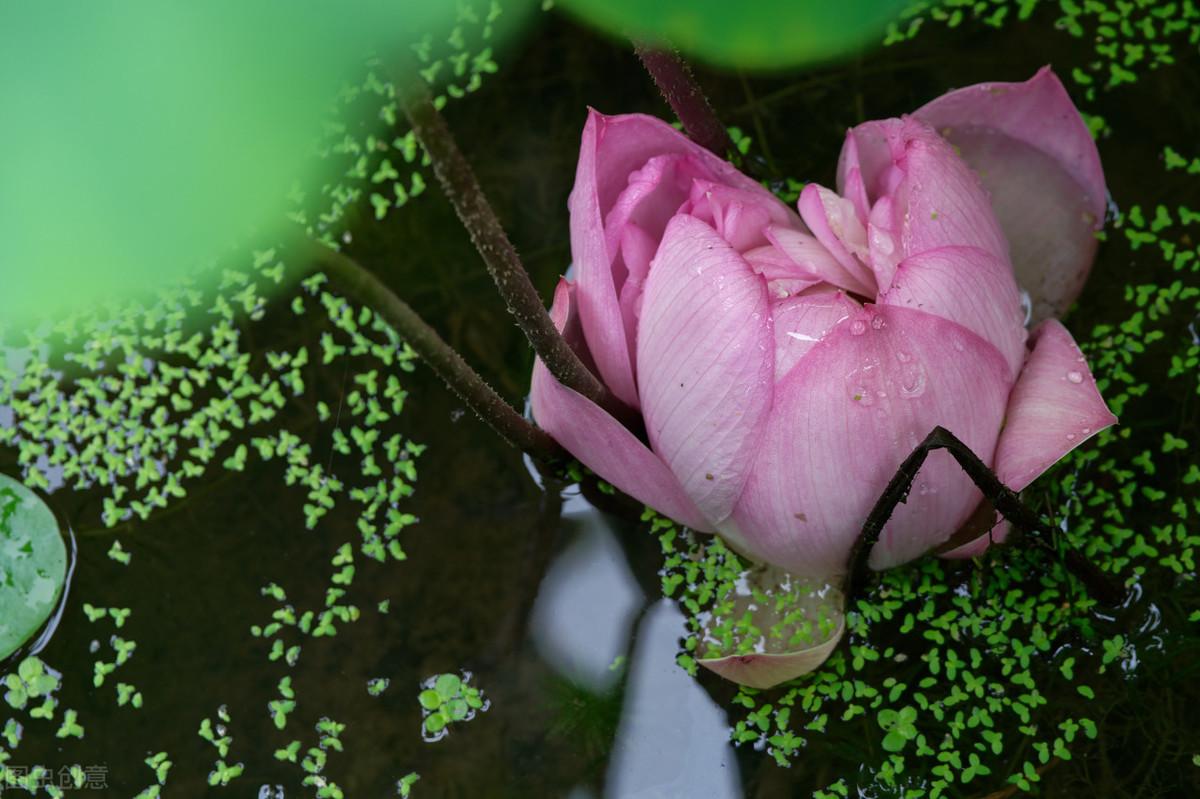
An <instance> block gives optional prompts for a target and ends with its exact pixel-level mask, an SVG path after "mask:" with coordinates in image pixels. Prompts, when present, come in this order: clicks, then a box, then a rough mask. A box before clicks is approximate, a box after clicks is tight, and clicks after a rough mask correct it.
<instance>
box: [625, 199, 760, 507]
mask: <svg viewBox="0 0 1200 799" xmlns="http://www.w3.org/2000/svg"><path fill="white" fill-rule="evenodd" d="M769 313H770V311H769V308H768V304H767V290H766V283H765V281H763V279H762V278H761V277H759V276H758V275H757V274H755V273H754V271H753V270H752V269H751V268H750V266H749V264H747V263H746V261H745V259H744V258H742V257H741V256H740V255H739V254H738V253H737V252H735V251H734V250H733V249H732V248H731V247H730V246H729V244H728V243H727V242H726V241H725V240H724V239H723V238H721V236H719V235H718V234H717V232H716V231H715V230H713V229H712V228H711V227H709V226H708V225H706V224H705V223H703V222H701V221H700V220H698V219H695V218H694V217H689V216H677V217H675V218H674V219H672V220H671V222H670V224H668V225H667V231H666V233H665V234H663V239H662V243H661V244H660V245H659V248H658V255H657V256H656V257H655V259H654V263H653V264H652V265H651V267H650V276H649V278H648V279H647V280H646V289H645V293H644V294H643V298H642V321H641V327H640V328H639V331H638V355H637V358H638V383H639V385H640V388H641V396H642V416H643V418H644V419H645V420H646V430H647V433H648V435H649V437H650V443H651V445H652V446H653V448H654V451H655V452H656V453H658V455H659V456H660V457H661V458H662V459H663V461H665V462H666V463H667V465H668V466H670V467H671V471H672V472H674V474H675V476H676V477H678V478H679V482H680V483H681V484H682V485H683V489H684V491H685V492H686V493H687V495H688V496H689V497H691V499H692V501H693V502H695V503H696V506H697V507H698V508H699V509H700V511H701V512H702V513H703V514H704V516H705V518H707V519H709V520H710V521H711V522H712V523H713V524H716V523H717V522H719V521H720V520H722V519H724V518H725V517H726V516H728V515H729V512H730V511H731V510H732V508H733V505H734V502H735V501H736V500H737V497H738V495H739V494H740V493H741V491H742V485H743V484H744V483H745V481H746V475H747V474H748V473H749V470H750V462H751V460H752V457H753V453H754V449H755V447H756V445H757V444H758V440H759V436H760V434H761V432H762V421H763V419H764V418H765V417H766V414H767V410H768V408H769V407H770V403H771V391H772V384H773V382H774V380H773V373H774V341H773V338H772V334H771V326H770V320H769V318H768V316H769Z"/></svg>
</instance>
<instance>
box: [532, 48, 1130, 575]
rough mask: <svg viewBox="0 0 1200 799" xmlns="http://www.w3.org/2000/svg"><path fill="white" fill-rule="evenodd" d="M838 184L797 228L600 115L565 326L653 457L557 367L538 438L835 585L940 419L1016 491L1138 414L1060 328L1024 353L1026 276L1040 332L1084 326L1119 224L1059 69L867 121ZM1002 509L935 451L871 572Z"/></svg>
mask: <svg viewBox="0 0 1200 799" xmlns="http://www.w3.org/2000/svg"><path fill="white" fill-rule="evenodd" d="M972 168H974V169H975V170H976V172H973V171H972ZM981 180H982V185H981ZM837 184H838V191H837V192H834V191H832V190H830V189H826V188H824V187H821V186H818V185H815V184H810V185H808V186H807V187H805V189H804V191H803V192H802V194H801V196H800V200H799V203H798V207H799V212H800V213H799V215H798V216H797V214H795V213H794V212H792V211H791V210H790V209H789V208H788V207H786V206H785V205H783V204H782V203H781V202H779V201H778V200H776V199H775V198H774V197H773V196H772V195H771V194H770V193H769V192H768V191H766V190H765V189H763V188H762V187H761V186H760V185H759V184H758V183H756V182H754V181H753V180H751V179H750V178H747V177H746V176H744V175H742V174H741V173H740V172H738V171H737V170H735V169H734V168H733V167H731V166H730V165H729V164H727V163H725V162H724V161H722V160H720V159H718V158H716V157H715V156H713V155H712V154H710V153H708V152H707V151H705V150H702V149H700V148H699V147H697V146H696V145H694V144H692V143H691V142H690V141H688V140H687V139H686V138H684V137H683V136H682V135H680V134H678V133H677V132H675V131H674V130H673V129H671V128H670V127H668V126H667V125H665V124H663V123H661V122H659V121H657V120H655V119H652V118H649V117H645V116H638V115H631V116H618V117H605V116H602V115H600V114H598V113H594V112H593V113H592V114H591V116H590V117H589V119H588V122H587V126H586V127H585V129H584V134H583V147H582V151H581V153H580V160H579V166H578V172H577V176H576V184H575V189H574V191H573V193H572V195H571V200H570V210H571V245H572V251H573V255H574V260H575V264H576V266H577V268H578V272H579V276H578V281H577V282H576V283H574V284H571V283H568V282H566V281H563V282H562V283H560V285H559V287H558V290H557V291H556V293H555V300H554V307H553V309H552V315H553V316H554V318H555V321H556V323H557V324H558V325H559V327H560V328H561V329H562V330H563V332H564V334H565V335H566V336H567V338H568V340H569V341H570V342H571V344H572V345H573V346H574V347H575V348H576V350H577V351H578V352H579V353H580V354H581V356H583V357H584V358H585V360H588V361H589V362H590V363H592V364H593V365H594V367H595V369H596V371H597V373H598V374H599V375H600V376H601V377H602V379H603V380H604V381H605V383H606V384H607V385H608V387H609V388H610V389H611V390H612V391H613V393H614V394H616V395H617V396H618V397H619V398H620V399H622V400H623V401H624V402H625V403H626V404H628V405H629V406H630V407H631V408H633V409H635V410H637V411H638V412H640V414H641V421H642V422H644V425H645V431H646V438H647V439H648V442H649V445H648V446H647V444H645V443H643V441H642V440H641V439H639V438H638V436H637V434H636V432H635V431H631V430H629V429H627V428H625V427H623V426H622V425H621V424H619V423H618V422H617V421H616V420H614V419H613V418H612V417H611V416H609V415H608V414H606V413H605V412H604V411H602V410H601V409H600V408H598V407H596V406H595V405H593V404H592V403H590V402H589V401H587V400H586V399H584V398H583V397H581V396H580V395H578V394H576V393H575V392H573V391H570V390H569V389H566V388H564V387H563V386H561V385H560V384H558V383H557V382H555V381H554V380H553V378H552V377H551V376H550V375H549V373H548V372H547V370H546V369H545V368H544V367H543V365H542V364H541V363H540V362H539V363H538V364H537V365H536V366H535V368H534V375H533V391H532V403H533V411H534V415H535V418H536V419H537V421H538V423H539V424H540V425H541V426H542V427H543V428H545V429H546V430H547V431H548V432H550V433H551V434H552V435H553V436H554V437H555V438H556V439H557V440H558V441H559V443H561V444H562V445H563V446H564V447H566V448H567V449H568V450H569V451H570V452H571V453H572V454H574V455H575V456H576V457H578V458H579V460H581V461H582V462H583V463H584V464H586V465H587V466H589V467H590V468H591V469H593V470H594V471H595V472H597V473H598V474H599V475H601V476H602V477H603V478H605V479H606V480H608V481H609V482H611V483H613V484H614V485H616V486H617V487H618V488H620V489H622V490H623V491H625V492H627V493H629V494H631V495H633V496H634V497H637V498H638V499H640V500H642V501H644V502H646V503H647V504H649V505H652V506H654V507H655V508H657V509H658V510H660V511H662V512H664V513H666V514H667V515H670V516H672V517H674V518H675V519H678V520H679V521H681V522H684V523H686V524H688V525H689V526H691V527H694V528H696V529H698V530H705V531H716V532H719V533H720V534H721V535H722V536H723V537H724V538H726V540H727V541H728V542H729V543H730V544H731V545H732V546H733V547H734V548H736V549H738V550H740V551H742V552H744V553H746V554H748V555H750V556H752V557H754V558H756V559H758V560H760V561H764V562H767V563H771V564H774V565H777V566H780V567H782V568H784V569H787V570H788V571H792V572H795V573H799V574H806V575H813V576H823V577H828V576H830V575H835V574H839V573H841V572H843V571H844V570H845V568H846V560H847V555H848V553H849V550H850V547H851V545H852V543H853V541H854V540H855V538H856V536H857V535H858V532H859V529H860V527H861V525H862V523H863V521H864V519H865V517H866V515H867V513H868V511H869V509H870V507H871V505H872V503H873V502H874V501H875V499H876V498H877V497H878V496H879V493H880V491H881V490H882V488H883V487H884V485H885V484H886V482H887V480H888V479H889V478H890V477H891V475H892V474H893V473H894V471H895V469H896V467H897V466H898V465H899V463H900V462H901V460H903V458H904V457H905V456H906V455H907V454H908V453H909V452H910V451H911V450H912V449H913V447H914V446H915V445H916V444H917V443H918V442H919V441H920V440H921V439H922V438H923V437H924V436H925V435H926V434H927V433H928V432H929V431H930V430H931V429H932V428H933V427H935V426H937V425H941V426H943V427H946V428H948V429H949V430H950V431H951V432H953V433H954V434H955V435H957V436H958V437H959V438H960V439H962V440H963V441H964V442H965V443H966V444H967V445H968V446H970V447H971V448H972V449H973V450H974V451H975V452H976V453H977V454H978V455H979V456H980V457H981V458H982V459H983V460H984V461H985V462H988V463H990V464H992V466H993V468H994V469H995V470H996V472H997V473H998V475H999V477H1000V479H1001V480H1003V481H1004V482H1005V483H1006V484H1008V485H1009V486H1011V487H1013V488H1015V489H1018V490H1019V489H1021V488H1023V487H1024V486H1025V485H1027V484H1028V483H1029V482H1030V481H1032V480H1033V479H1034V478H1035V477H1037V475H1038V474H1040V473H1041V472H1042V471H1044V470H1045V469H1046V468H1047V467H1049V466H1050V465H1051V464H1052V463H1054V462H1055V461H1057V460H1058V459H1059V458H1061V457H1062V456H1063V455H1064V454H1065V453H1066V452H1068V451H1070V450H1071V449H1073V448H1074V447H1075V446H1077V445H1078V444H1079V443H1080V442H1081V441H1083V440H1084V439H1086V438H1087V437H1089V436H1090V435H1092V434H1094V433H1095V432H1096V431H1097V430H1099V429H1101V428H1103V427H1106V426H1108V425H1110V424H1112V423H1113V422H1114V421H1115V419H1114V417H1113V416H1112V414H1110V413H1109V411H1108V409H1107V408H1106V407H1105V405H1104V402H1103V400H1102V399H1101V398H1100V396H1099V394H1098V392H1097V390H1096V386H1095V383H1094V381H1093V379H1092V376H1091V374H1090V373H1089V371H1088V367H1087V364H1086V363H1085V362H1084V359H1083V357H1082V355H1081V354H1080V352H1079V350H1078V349H1077V348H1076V346H1075V344H1074V342H1073V340H1072V339H1071V336H1070V334H1069V333H1068V332H1067V331H1066V329H1065V328H1064V327H1063V326H1062V325H1061V324H1059V323H1058V322H1057V321H1055V320H1053V319H1050V320H1048V321H1044V322H1042V323H1041V324H1039V325H1038V326H1037V327H1036V328H1034V330H1033V333H1032V334H1031V335H1029V336H1027V334H1026V330H1025V326H1024V316H1025V314H1024V312H1023V311H1022V307H1021V297H1020V292H1019V291H1018V287H1017V282H1016V280H1015V279H1014V263H1015V267H1016V272H1017V275H1019V276H1020V278H1021V280H1022V282H1023V283H1024V284H1026V288H1028V289H1029V290H1030V291H1031V292H1032V293H1033V295H1034V302H1035V307H1034V312H1035V313H1036V314H1037V315H1038V316H1046V315H1049V314H1050V313H1052V312H1055V311H1061V310H1062V309H1063V308H1064V307H1065V306H1066V305H1067V304H1069V303H1070V301H1071V300H1072V299H1073V298H1074V296H1075V295H1076V294H1077V293H1078V290H1079V288H1080V287H1081V285H1082V281H1083V279H1084V277H1085V276H1086V273H1087V271H1088V269H1089V268H1090V265H1091V260H1092V256H1093V254H1094V249H1095V239H1094V229H1095V227H1097V226H1098V225H1099V223H1100V221H1101V219H1102V216H1103V212H1104V206H1105V190H1104V180H1103V174H1102V172H1101V170H1100V162H1099V157H1098V155H1097V153H1096V149H1095V146H1094V144H1093V142H1092V140H1091V137H1090V136H1089V134H1088V131H1087V128H1086V126H1085V125H1084V123H1083V121H1082V120H1081V119H1080V117H1079V114H1078V112H1077V111H1076V110H1075V108H1074V106H1072V105H1071V102H1070V99H1069V98H1068V97H1067V95H1066V92H1065V91H1064V89H1063V87H1062V85H1061V84H1060V83H1059V81H1058V79H1057V78H1056V77H1055V76H1054V75H1053V73H1051V72H1050V71H1049V70H1043V71H1041V72H1039V73H1038V75H1036V76H1035V77H1034V78H1033V79H1031V80H1029V81H1027V82H1025V83H1022V84H984V85H980V86H972V87H968V88H965V89H961V90H959V91H956V92H952V93H950V94H947V95H945V96H943V97H941V98H939V99H937V100H935V101H934V102H932V103H930V104H929V105H927V106H925V107H924V108H922V109H920V110H918V111H917V112H916V113H915V114H914V115H913V116H912V117H906V118H903V119H888V120H879V121H873V122H867V123H864V124H862V125H859V126H858V127H856V128H854V129H852V130H851V131H850V132H849V133H848V135H847V137H846V143H845V146H844V147H843V149H842V156H841V159H840V162H839V165H838V181H837ZM985 186H986V189H985ZM989 192H990V202H989ZM1027 338H1028V342H1027ZM1027 344H1028V345H1029V347H1031V349H1027ZM979 502H980V494H979V492H978V490H977V489H976V488H975V487H974V486H973V485H972V483H971V482H970V480H969V479H968V478H967V477H966V476H965V475H964V474H963V473H962V472H961V471H960V469H959V468H958V467H957V465H956V464H954V462H953V460H952V459H951V457H950V456H949V455H948V454H946V453H943V452H938V453H934V454H933V455H931V456H930V457H929V459H928V460H927V461H926V464H925V466H924V467H923V468H922V469H921V472H920V473H919V475H918V476H917V479H916V482H915V483H914V489H913V492H912V494H911V495H910V496H909V498H908V501H907V502H906V503H905V504H903V505H901V506H899V507H898V508H897V510H896V512H895V514H894V515H893V516H892V519H891V521H890V522H889V523H888V524H887V526H886V527H885V528H884V530H883V534H882V536H881V538H880V541H879V543H878V545H876V547H875V549H874V550H873V552H872V555H871V562H872V565H874V566H876V567H878V568H885V567H888V566H893V565H896V564H898V563H902V562H904V561H907V560H910V559H912V558H914V557H917V556H919V555H921V554H922V553H924V552H926V551H928V550H929V549H930V548H931V547H934V546H936V545H938V544H940V543H942V542H944V541H946V540H947V539H948V538H949V537H950V536H951V535H952V534H953V533H954V532H955V531H956V530H957V529H958V528H959V527H960V526H961V525H963V524H964V522H966V521H967V519H968V518H969V517H970V516H971V514H972V512H973V511H974V510H975V509H976V507H977V506H978V505H979ZM1003 532H1004V530H1003V529H1000V530H996V531H994V534H996V535H1002V534H1003ZM986 545H987V539H986V537H985V538H983V539H981V540H979V541H977V542H976V543H975V544H971V545H968V546H967V547H964V548H963V551H969V552H972V553H973V552H978V551H980V550H981V549H982V548H984V547H986Z"/></svg>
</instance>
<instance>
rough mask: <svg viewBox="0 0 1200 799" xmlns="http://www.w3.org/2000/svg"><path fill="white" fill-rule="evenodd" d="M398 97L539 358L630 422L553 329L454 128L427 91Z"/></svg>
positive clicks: (416, 89)
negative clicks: (459, 147)
mask: <svg viewBox="0 0 1200 799" xmlns="http://www.w3.org/2000/svg"><path fill="white" fill-rule="evenodd" d="M399 91H400V94H401V102H402V103H403V104H404V113H405V114H406V115H407V116H408V120H409V122H410V123H411V124H412V128H413V132H414V133H416V135H417V138H418V139H420V140H421V144H422V145H423V146H424V147H425V151H426V152H427V153H429V158H430V160H432V161H433V171H434V173H435V174H436V175H437V178H438V182H439V183H441V186H442V190H443V191H445V192H446V196H447V197H449V198H450V202H451V203H452V204H453V205H454V210H455V212H457V214H458V218H459V219H460V220H461V221H462V223H463V226H464V227H466V229H467V232H468V233H470V235H471V241H472V243H474V245H475V249H476V250H478V251H479V254H480V255H481V256H482V257H483V262H484V263H485V264H486V265H487V269H488V272H489V273H490V274H491V276H492V280H494V281H495V283H496V288H497V289H499V291H500V296H502V297H503V298H504V302H505V304H506V305H507V306H508V310H509V313H511V314H512V315H513V316H514V317H515V318H516V320H517V325H518V326H519V327H520V328H521V330H522V331H523V332H524V333H525V337H526V338H528V339H529V343H530V344H531V345H533V349H534V352H536V353H537V354H538V357H539V358H541V359H542V362H543V363H544V364H546V368H547V369H549V370H550V373H551V374H552V375H554V377H555V379H556V380H558V382H560V383H562V384H563V385H564V386H566V387H567V388H570V389H573V390H574V391H576V392H578V393H579V394H582V395H583V396H585V397H587V398H588V399H589V400H591V401H592V402H594V403H596V404H597V405H599V406H600V407H602V408H604V409H605V410H607V411H608V412H609V413H611V414H613V415H614V416H617V417H618V418H624V417H625V416H627V415H628V412H627V409H625V406H624V405H623V404H622V403H621V402H620V400H618V399H617V398H616V397H615V396H613V394H612V392H610V391H609V390H608V388H607V387H606V386H605V385H604V384H603V383H602V382H600V380H599V379H597V377H596V376H595V375H594V374H592V373H591V371H590V370H589V369H588V368H587V367H586V366H584V364H583V361H581V360H580V359H579V356H578V355H577V354H576V353H575V351H574V350H572V349H571V346H570V345H569V344H567V342H566V339H564V338H563V337H562V336H561V335H560V334H559V332H558V329H557V328H556V327H555V326H554V322H553V321H552V320H551V319H550V314H549V313H547V312H546V306H545V304H543V302H542V298H541V297H540V296H539V295H538V292H537V289H535V288H534V287H533V283H532V282H531V281H530V279H529V274H528V273H527V272H526V271H525V267H524V266H523V265H522V264H521V259H520V257H519V256H518V255H517V251H516V248H514V247H513V245H512V242H510V241H509V240H508V236H507V235H506V234H505V233H504V228H503V227H501V225H500V220H499V219H497V218H496V213H495V212H494V211H493V210H492V207H491V205H489V204H488V201H487V197H486V196H484V193H483V189H482V188H480V186H479V181H478V180H476V178H475V173H474V172H473V171H472V170H471V165H470V164H469V163H467V159H466V158H465V157H464V156H463V154H462V151H460V150H459V149H458V144H457V143H456V142H455V141H454V136H453V134H451V132H450V128H449V127H448V126H447V125H446V121H445V120H444V119H443V118H442V115H441V114H440V113H438V110H437V108H436V107H435V106H434V104H433V100H432V99H430V97H429V92H428V90H427V89H426V87H425V86H424V85H423V84H415V85H410V86H406V87H402V88H400V89H399Z"/></svg>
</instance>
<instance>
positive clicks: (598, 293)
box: [568, 111, 771, 408]
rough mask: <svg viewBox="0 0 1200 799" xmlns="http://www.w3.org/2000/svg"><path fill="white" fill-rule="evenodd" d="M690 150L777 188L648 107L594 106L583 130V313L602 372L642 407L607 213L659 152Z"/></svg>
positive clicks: (579, 190) (728, 178)
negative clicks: (610, 110) (610, 111)
mask: <svg viewBox="0 0 1200 799" xmlns="http://www.w3.org/2000/svg"><path fill="white" fill-rule="evenodd" d="M668 155H678V156H686V157H687V163H688V164H689V165H691V166H692V167H693V168H696V169H699V170H701V171H703V172H704V173H706V174H708V175H710V176H711V177H712V179H714V180H717V181H719V182H721V183H725V184H728V185H731V186H736V187H739V188H744V189H746V190H748V191H754V190H757V191H759V192H761V194H762V195H764V196H766V197H768V198H770V197H771V195H770V193H769V192H767V191H766V189H763V188H762V187H761V186H759V185H758V183H756V182H755V181H753V180H751V179H750V178H748V177H746V176H745V175H743V174H741V173H740V172H738V171H737V170H736V169H734V168H733V166H731V165H730V164H728V163H727V162H725V161H724V160H723V159H721V158H718V157H717V156H715V155H713V154H712V153H710V152H708V151H707V150H705V149H704V148H702V147H700V146H698V145H696V144H695V143H693V142H692V141H691V140H690V139H688V138H687V137H686V136H684V135H683V134H681V133H679V131H677V130H675V129H674V128H672V127H671V126H670V125H668V124H666V123H665V122H663V121H662V120H659V119H655V118H654V117H649V116H645V115H642V114H629V115H624V116H613V117H608V116H604V115H603V114H600V113H597V112H596V111H590V112H589V114H588V120H587V124H586V125H585V126H584V129H583V141H582V143H581V147H580V152H579V164H578V166H577V169H576V172H575V186H574V188H573V189H572V190H571V196H570V199H569V200H568V207H569V208H570V212H571V255H572V259H573V261H574V263H575V265H576V267H577V268H578V270H579V281H578V284H577V285H578V298H577V300H576V302H577V304H578V306H579V316H580V319H581V320H582V323H583V330H584V333H585V335H586V336H587V341H588V347H589V349H590V350H591V352H592V356H593V357H594V358H595V361H596V367H597V369H598V370H599V372H600V377H601V378H602V379H603V380H604V382H605V383H606V384H607V385H608V387H609V388H610V389H611V390H612V392H613V393H614V394H616V395H617V397H618V398H620V399H621V400H623V401H624V402H625V403H627V404H628V405H630V406H631V407H634V408H637V407H639V404H638V392H637V384H636V382H635V379H634V366H633V363H632V354H633V349H632V343H631V342H629V341H628V340H627V335H626V326H625V323H624V320H623V319H622V314H621V303H620V290H621V287H622V285H623V283H624V280H625V275H626V271H625V266H624V264H622V263H618V260H619V256H620V253H619V252H616V251H614V247H616V246H617V245H618V244H619V243H620V236H619V233H617V232H615V231H614V233H613V234H612V236H611V238H612V241H609V239H610V236H609V234H608V232H607V231H606V229H605V220H606V219H608V217H609V214H610V212H611V211H612V209H613V208H614V207H615V206H616V204H617V200H618V198H619V197H620V195H621V193H622V192H623V191H625V190H626V189H627V188H628V185H629V176H630V173H633V172H635V171H637V170H640V169H642V167H643V166H645V165H646V164H647V162H649V161H650V160H651V159H652V158H655V157H656V156H668Z"/></svg>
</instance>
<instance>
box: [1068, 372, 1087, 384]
mask: <svg viewBox="0 0 1200 799" xmlns="http://www.w3.org/2000/svg"><path fill="white" fill-rule="evenodd" d="M1067 379H1068V380H1070V381H1071V382H1072V383H1082V382H1083V374H1082V373H1081V372H1075V371H1071V372H1067Z"/></svg>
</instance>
